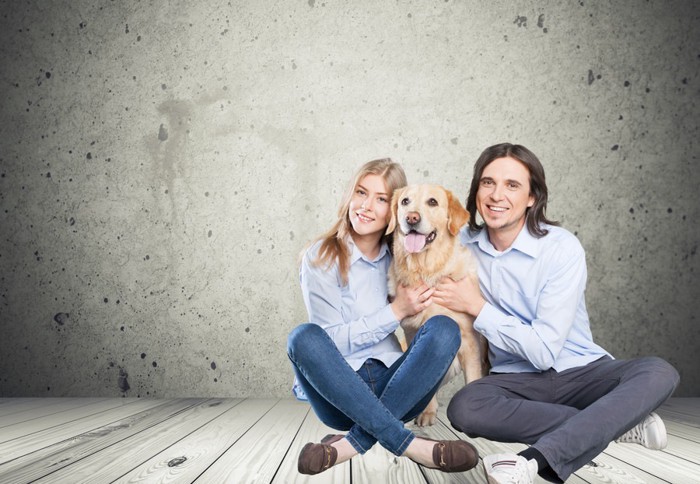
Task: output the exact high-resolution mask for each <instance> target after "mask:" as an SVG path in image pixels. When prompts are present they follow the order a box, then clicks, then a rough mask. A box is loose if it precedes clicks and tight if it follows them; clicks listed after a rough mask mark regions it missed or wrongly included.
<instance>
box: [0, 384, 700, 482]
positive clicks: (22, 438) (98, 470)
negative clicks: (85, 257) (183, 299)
mask: <svg viewBox="0 0 700 484" xmlns="http://www.w3.org/2000/svg"><path fill="white" fill-rule="evenodd" d="M659 414H660V415H661V416H662V417H663V418H664V421H665V423H666V427H667V430H668V433H669V438H668V447H667V448H666V449H665V450H663V451H651V450H648V449H645V448H644V447H642V446H640V445H634V444H615V443H612V444H610V445H609V446H608V448H607V449H606V450H605V451H604V452H603V453H602V454H600V455H599V456H598V457H596V458H595V459H594V460H593V462H592V463H591V464H590V465H587V466H585V467H584V468H582V469H580V470H579V471H578V472H577V473H576V474H575V475H574V476H572V477H571V478H570V479H569V480H568V481H567V483H596V484H597V483H643V482H649V483H656V482H670V483H677V484H688V483H700V398H675V399H671V400H670V401H669V402H667V403H666V404H665V405H664V406H663V407H661V409H659ZM446 422H447V419H446V418H445V415H444V407H441V414H440V421H439V422H438V424H437V425H435V426H433V427H431V428H429V429H427V430H424V429H417V428H414V430H415V431H416V433H418V434H421V435H425V436H429V437H433V438H448V439H453V438H456V437H460V438H466V437H465V436H464V435H459V436H458V435H456V434H455V432H454V431H453V430H452V429H451V427H450V426H449V424H446ZM412 428H413V427H412ZM329 432H332V430H331V429H329V428H327V427H326V426H324V425H323V424H322V423H320V422H319V420H318V419H317V418H316V416H315V415H314V413H313V412H312V411H310V409H309V406H308V405H307V404H305V403H301V402H297V401H295V400H291V399H281V400H280V399H236V398H228V399H216V398H214V399H204V398H199V399H197V398H194V399H193V398H183V399H161V400H156V399H116V398H115V399H106V398H5V399H0V483H2V484H10V483H28V482H38V483H70V484H74V483H91V484H95V483H113V482H117V483H161V482H163V483H166V482H177V483H180V482H183V483H190V482H196V483H217V484H218V483H226V482H230V483H296V482H300V483H306V482H308V483H334V484H335V483H381V484H384V483H486V478H485V476H484V474H483V470H482V469H481V467H480V466H479V467H477V468H475V469H473V470H471V471H469V472H465V473H461V474H443V473H441V472H439V471H435V470H432V469H426V468H423V467H421V466H418V465H417V464H414V463H413V462H412V461H410V460H408V459H405V458H397V457H395V456H393V455H391V454H389V453H388V452H386V451H385V450H384V449H382V448H381V447H379V446H375V447H374V448H373V449H372V450H371V451H369V452H368V453H367V454H365V455H364V456H361V457H357V458H354V459H352V460H351V461H350V462H346V463H344V464H341V465H338V466H335V467H334V468H332V469H331V470H329V471H327V472H325V473H323V474H320V475H318V476H312V477H309V476H302V475H300V474H298V473H297V470H296V459H297V456H298V454H299V451H300V449H301V447H302V446H303V445H304V444H305V443H306V442H309V441H318V440H320V438H321V437H322V436H324V435H325V434H326V433H329ZM471 441H472V442H473V443H474V445H476V446H477V448H478V449H479V452H480V454H481V455H485V454H488V453H493V452H502V451H503V450H504V449H512V450H516V451H517V450H520V449H522V448H524V446H522V445H515V444H502V443H497V442H491V441H488V440H484V439H473V440H471ZM538 482H539V483H544V482H545V481H543V480H538Z"/></svg>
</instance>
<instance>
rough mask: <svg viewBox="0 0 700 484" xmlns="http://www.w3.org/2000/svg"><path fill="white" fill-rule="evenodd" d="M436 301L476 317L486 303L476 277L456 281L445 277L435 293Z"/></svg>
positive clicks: (433, 297) (433, 298)
mask: <svg viewBox="0 0 700 484" xmlns="http://www.w3.org/2000/svg"><path fill="white" fill-rule="evenodd" d="M432 300H433V302H434V303H436V304H439V305H440V306H444V307H446V308H448V309H451V310H452V311H456V312H458V313H465V314H468V315H469V316H472V317H474V318H476V317H477V316H478V315H479V313H480V312H481V309H482V308H483V307H484V305H485V304H486V300H485V299H484V297H483V296H482V295H481V290H480V289H479V281H478V279H477V278H476V277H469V276H467V277H465V278H463V279H460V280H458V281H455V280H453V279H451V278H449V277H443V278H442V279H441V280H440V282H439V283H438V285H437V286H435V292H434V293H433V296H432Z"/></svg>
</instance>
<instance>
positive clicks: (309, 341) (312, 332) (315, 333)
mask: <svg viewBox="0 0 700 484" xmlns="http://www.w3.org/2000/svg"><path fill="white" fill-rule="evenodd" d="M322 334H325V331H324V330H323V328H321V327H320V326H319V325H318V324H313V323H303V324H300V325H299V326H297V327H296V328H294V329H293V330H292V332H291V333H289V336H288V337H287V355H289V357H290V358H291V357H293V356H294V355H299V354H303V353H305V352H306V348H308V347H309V346H311V345H313V344H314V341H316V340H317V339H318V338H319V337H322V336H321V335H322Z"/></svg>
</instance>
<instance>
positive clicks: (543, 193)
mask: <svg viewBox="0 0 700 484" xmlns="http://www.w3.org/2000/svg"><path fill="white" fill-rule="evenodd" d="M504 157H510V158H515V159H516V160H518V161H520V162H521V163H522V164H523V165H525V166H526V167H527V169H528V171H529V172H530V194H532V195H533V196H534V197H535V203H534V205H533V206H532V207H529V208H528V209H527V211H526V212H525V223H526V225H527V230H528V231H529V232H530V234H532V235H533V236H534V237H537V238H539V237H544V236H545V235H547V229H545V228H543V227H542V224H549V225H559V223H558V222H555V221H552V220H548V219H547V217H546V216H545V210H546V209H547V184H546V183H545V178H544V168H543V167H542V163H540V160H539V159H538V158H537V156H535V154H534V153H533V152H532V151H530V150H528V149H527V148H525V147H524V146H522V145H514V144H511V143H501V144H497V145H493V146H489V147H488V148H486V149H485V150H484V151H483V152H482V153H481V155H480V156H479V159H478V160H476V163H475V164H474V175H473V177H472V183H471V186H470V187H469V195H468V197H467V211H468V212H469V228H470V229H471V230H473V231H477V230H481V229H482V228H483V227H484V225H483V224H480V225H479V224H477V223H476V192H477V190H478V189H479V183H480V182H481V176H482V174H483V173H484V168H486V166H488V164H489V163H491V162H492V161H493V160H496V159H498V158H504Z"/></svg>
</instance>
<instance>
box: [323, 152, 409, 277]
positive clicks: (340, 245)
mask: <svg viewBox="0 0 700 484" xmlns="http://www.w3.org/2000/svg"><path fill="white" fill-rule="evenodd" d="M367 175H379V176H381V177H382V178H383V179H384V183H386V187H387V190H388V191H389V193H388V194H387V195H389V197H391V195H392V194H393V193H394V190H396V189H397V188H401V187H404V186H406V174H405V173H404V171H403V168H402V167H401V165H399V164H398V163H396V162H395V161H393V160H392V159H391V158H381V159H378V160H372V161H368V162H367V163H365V164H364V165H362V166H361V167H360V169H359V170H358V171H357V173H355V176H354V177H353V179H352V180H351V182H350V183H349V184H348V186H347V188H346V190H345V194H344V195H343V199H342V201H341V203H340V207H339V208H338V220H337V221H336V222H335V224H333V227H331V229H330V230H329V231H328V232H326V233H325V234H323V235H321V236H320V237H319V238H317V239H316V241H318V240H320V241H321V247H320V248H319V251H318V256H317V257H316V259H315V260H312V261H311V263H312V264H313V265H316V266H325V267H327V268H330V267H331V266H332V265H333V263H335V262H337V263H338V271H339V272H340V277H341V280H342V282H343V284H347V283H348V271H349V270H350V250H349V248H348V245H347V244H346V243H345V239H346V238H347V237H348V236H350V235H351V234H352V233H353V229H352V225H351V224H350V216H349V210H350V202H351V200H352V197H353V194H354V193H355V189H356V188H357V185H358V184H359V183H360V181H361V180H362V179H363V178H364V177H366V176H367ZM384 240H385V241H386V242H387V243H389V246H391V235H385V236H384Z"/></svg>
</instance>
